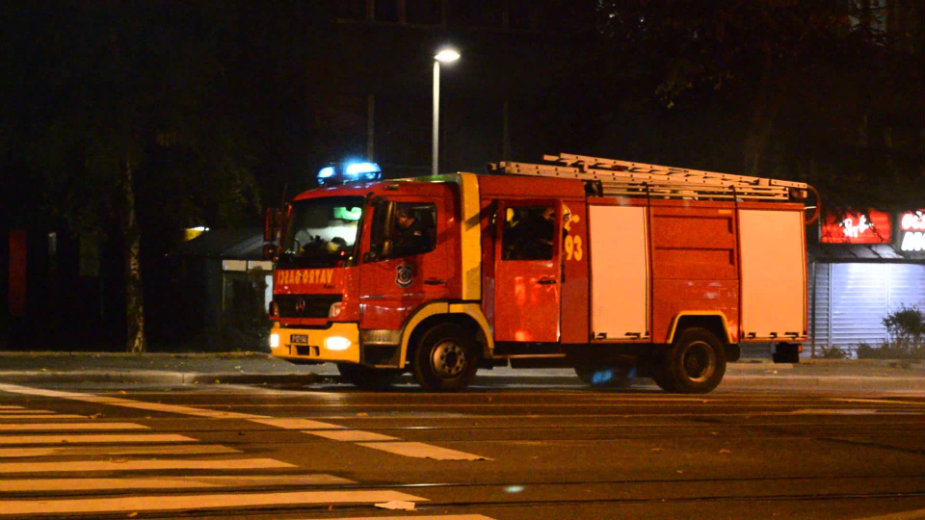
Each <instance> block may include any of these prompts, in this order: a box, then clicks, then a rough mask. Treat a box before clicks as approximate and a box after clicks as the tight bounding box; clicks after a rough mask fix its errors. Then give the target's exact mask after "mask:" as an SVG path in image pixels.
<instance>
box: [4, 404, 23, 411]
mask: <svg viewBox="0 0 925 520" xmlns="http://www.w3.org/2000/svg"><path fill="white" fill-rule="evenodd" d="M0 410H23V407H22V406H18V405H15V404H0Z"/></svg>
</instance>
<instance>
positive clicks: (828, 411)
mask: <svg viewBox="0 0 925 520" xmlns="http://www.w3.org/2000/svg"><path fill="white" fill-rule="evenodd" d="M790 413H791V415H878V414H880V412H878V411H877V410H870V409H864V408H803V409H800V410H794V411H792V412H790Z"/></svg>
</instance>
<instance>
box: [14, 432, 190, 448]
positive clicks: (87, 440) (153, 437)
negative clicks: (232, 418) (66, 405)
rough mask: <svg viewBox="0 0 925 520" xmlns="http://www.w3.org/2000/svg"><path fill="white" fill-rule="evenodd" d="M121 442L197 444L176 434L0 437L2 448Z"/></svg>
mask: <svg viewBox="0 0 925 520" xmlns="http://www.w3.org/2000/svg"><path fill="white" fill-rule="evenodd" d="M119 442H138V443H151V442H196V439H194V438H192V437H187V436H185V435H178V434H176V433H143V434H134V435H133V434H114V433H100V434H79V435H54V434H50V435H0V446H15V445H21V444H59V445H60V444H63V443H73V444H103V443H106V444H108V443H119Z"/></svg>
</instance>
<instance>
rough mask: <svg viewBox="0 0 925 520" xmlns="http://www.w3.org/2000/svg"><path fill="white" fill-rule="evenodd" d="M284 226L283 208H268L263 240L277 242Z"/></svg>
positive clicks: (264, 218)
mask: <svg viewBox="0 0 925 520" xmlns="http://www.w3.org/2000/svg"><path fill="white" fill-rule="evenodd" d="M282 228H283V210H282V209H280V208H267V209H266V211H265V212H264V216H263V241H264V242H273V243H276V242H278V241H279V232H280V230H281V229H282Z"/></svg>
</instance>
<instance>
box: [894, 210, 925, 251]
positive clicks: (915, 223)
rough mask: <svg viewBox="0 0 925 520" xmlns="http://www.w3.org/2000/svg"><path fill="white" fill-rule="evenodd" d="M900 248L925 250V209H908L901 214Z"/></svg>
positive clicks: (903, 249)
mask: <svg viewBox="0 0 925 520" xmlns="http://www.w3.org/2000/svg"><path fill="white" fill-rule="evenodd" d="M899 249H900V250H902V251H904V252H910V253H921V252H925V210H918V211H907V212H905V213H903V214H901V215H900V216H899Z"/></svg>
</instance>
